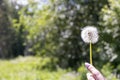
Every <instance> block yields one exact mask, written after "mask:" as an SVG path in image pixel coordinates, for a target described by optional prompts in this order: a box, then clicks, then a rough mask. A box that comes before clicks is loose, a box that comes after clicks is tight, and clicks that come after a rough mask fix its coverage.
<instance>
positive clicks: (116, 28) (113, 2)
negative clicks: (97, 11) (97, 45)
mask: <svg viewBox="0 0 120 80" xmlns="http://www.w3.org/2000/svg"><path fill="white" fill-rule="evenodd" d="M108 1H109V5H106V6H104V8H103V9H102V11H101V21H100V25H101V26H102V32H103V39H104V40H105V41H106V42H104V45H105V46H106V47H105V48H104V50H105V52H106V55H107V57H108V58H109V60H108V61H110V62H111V63H112V64H113V65H114V67H115V68H116V67H117V66H118V65H119V63H120V59H119V57H120V54H119V53H120V50H119V49H120V46H119V44H120V23H119V21H120V15H119V14H120V5H119V4H120V1H119V0H108ZM119 72H120V69H119Z"/></svg>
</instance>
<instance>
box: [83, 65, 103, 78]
mask: <svg viewBox="0 0 120 80" xmlns="http://www.w3.org/2000/svg"><path fill="white" fill-rule="evenodd" d="M85 66H86V68H87V69H88V71H89V72H90V73H87V74H86V75H87V79H88V80H105V78H104V76H103V75H102V74H101V73H100V72H99V71H98V70H97V69H96V68H95V67H94V66H93V65H91V64H89V63H85Z"/></svg>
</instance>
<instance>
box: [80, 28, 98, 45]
mask: <svg viewBox="0 0 120 80" xmlns="http://www.w3.org/2000/svg"><path fill="white" fill-rule="evenodd" d="M81 37H82V39H83V41H84V42H86V43H90V42H91V43H96V42H97V41H98V38H99V36H98V31H97V28H95V27H93V26H86V27H85V28H83V29H82V32H81Z"/></svg>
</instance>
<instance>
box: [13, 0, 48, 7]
mask: <svg viewBox="0 0 120 80" xmlns="http://www.w3.org/2000/svg"><path fill="white" fill-rule="evenodd" d="M11 1H12V2H15V3H16V4H18V5H29V3H28V0H11ZM34 1H35V2H38V3H39V5H38V8H42V6H43V5H45V4H48V2H49V0H34ZM18 8H19V7H18V6H17V5H16V9H18Z"/></svg>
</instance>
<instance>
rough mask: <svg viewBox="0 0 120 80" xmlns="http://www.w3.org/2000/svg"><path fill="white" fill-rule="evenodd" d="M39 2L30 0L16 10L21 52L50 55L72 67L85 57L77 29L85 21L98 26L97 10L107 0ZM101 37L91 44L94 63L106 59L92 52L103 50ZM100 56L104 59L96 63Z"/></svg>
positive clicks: (75, 66) (85, 51)
mask: <svg viewBox="0 0 120 80" xmlns="http://www.w3.org/2000/svg"><path fill="white" fill-rule="evenodd" d="M40 3H41V2H40ZM40 3H38V2H34V1H31V0H30V1H29V5H26V6H25V7H24V8H22V9H21V10H20V11H19V14H20V18H19V23H14V25H15V26H16V29H19V26H18V25H23V32H24V33H25V34H24V35H23V36H24V39H25V42H24V45H25V51H24V55H36V54H37V55H42V56H45V55H46V56H54V57H57V58H58V59H59V65H60V66H61V67H63V68H66V67H73V68H75V69H76V68H78V67H79V65H80V64H81V63H82V61H89V54H88V53H89V49H88V47H89V46H88V45H87V44H85V43H83V41H82V40H81V37H80V32H81V29H82V28H83V27H84V26H87V25H93V26H96V27H97V28H99V29H100V30H101V26H100V25H99V21H100V15H99V13H100V11H101V9H102V7H104V5H107V4H108V2H107V0H101V1H98V0H96V1H95V0H81V1H79V0H66V1H64V0H61V1H59V0H46V2H45V3H44V4H45V5H42V7H41V6H40ZM46 4H47V5H46ZM100 33H102V31H100ZM100 39H101V40H103V39H102V38H101V37H100ZM101 40H100V41H99V42H98V43H97V44H95V47H96V49H95V48H94V57H93V58H94V59H95V60H96V61H95V64H97V65H99V64H102V63H105V62H107V60H105V58H106V57H104V58H103V56H102V55H103V54H96V53H103V52H105V51H104V50H103V49H102V48H103V45H102V44H101V42H102V41H101ZM98 55H99V56H100V57H98ZM102 58H103V59H102ZM101 59H102V60H104V62H100V63H97V61H99V60H101Z"/></svg>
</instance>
